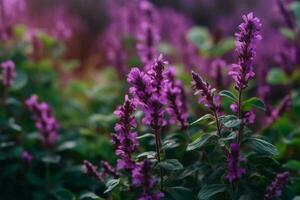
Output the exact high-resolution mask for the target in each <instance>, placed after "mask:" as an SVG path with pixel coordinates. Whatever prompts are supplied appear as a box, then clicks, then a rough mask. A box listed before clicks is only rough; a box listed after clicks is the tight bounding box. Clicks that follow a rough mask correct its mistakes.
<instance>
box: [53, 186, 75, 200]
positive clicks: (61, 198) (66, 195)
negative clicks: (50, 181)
mask: <svg viewBox="0 0 300 200" xmlns="http://www.w3.org/2000/svg"><path fill="white" fill-rule="evenodd" d="M53 195H54V196H55V197H56V199H57V200H75V195H74V194H73V193H72V192H71V191H69V190H67V189H65V188H60V189H57V190H56V191H54V193H53Z"/></svg>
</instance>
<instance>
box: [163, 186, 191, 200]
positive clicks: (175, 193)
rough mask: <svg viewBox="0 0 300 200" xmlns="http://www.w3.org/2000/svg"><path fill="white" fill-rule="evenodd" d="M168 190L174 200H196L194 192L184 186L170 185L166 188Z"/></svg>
mask: <svg viewBox="0 0 300 200" xmlns="http://www.w3.org/2000/svg"><path fill="white" fill-rule="evenodd" d="M168 192H169V193H170V195H171V196H172V198H173V199H174V200H186V199H188V200H196V197H195V195H194V193H193V192H192V191H191V190H190V189H189V188H185V187H180V186H179V187H170V188H168Z"/></svg>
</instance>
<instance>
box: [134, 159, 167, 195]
mask: <svg viewBox="0 0 300 200" xmlns="http://www.w3.org/2000/svg"><path fill="white" fill-rule="evenodd" d="M132 184H133V186H135V187H139V188H141V190H142V194H141V196H140V197H139V198H138V200H160V199H161V198H162V197H164V193H162V192H155V193H152V190H153V188H154V186H155V185H156V181H155V179H154V178H153V176H152V174H151V162H150V161H149V160H144V161H142V162H140V163H138V164H137V166H136V168H135V169H134V170H133V171H132Z"/></svg>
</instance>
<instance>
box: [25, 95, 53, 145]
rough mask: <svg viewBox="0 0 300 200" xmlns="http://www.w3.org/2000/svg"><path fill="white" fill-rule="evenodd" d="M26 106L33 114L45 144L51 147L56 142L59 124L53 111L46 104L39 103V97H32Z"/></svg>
mask: <svg viewBox="0 0 300 200" xmlns="http://www.w3.org/2000/svg"><path fill="white" fill-rule="evenodd" d="M26 105H27V107H28V109H29V110H30V111H31V112H32V114H33V119H34V121H35V126H36V128H37V129H38V130H39V132H40V134H41V136H42V140H43V143H44V145H45V146H46V147H50V146H52V145H53V144H54V142H55V141H56V139H57V137H58V134H57V129H58V123H57V121H56V119H55V117H54V116H53V113H52V109H51V108H50V107H49V105H48V104H47V103H45V102H38V97H37V96H36V95H32V96H31V97H30V98H29V99H28V100H27V101H26Z"/></svg>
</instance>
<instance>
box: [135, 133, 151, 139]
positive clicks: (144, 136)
mask: <svg viewBox="0 0 300 200" xmlns="http://www.w3.org/2000/svg"><path fill="white" fill-rule="evenodd" d="M148 137H152V138H154V137H155V135H154V134H152V133H146V134H144V135H140V136H138V137H137V139H138V140H141V139H144V138H148Z"/></svg>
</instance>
